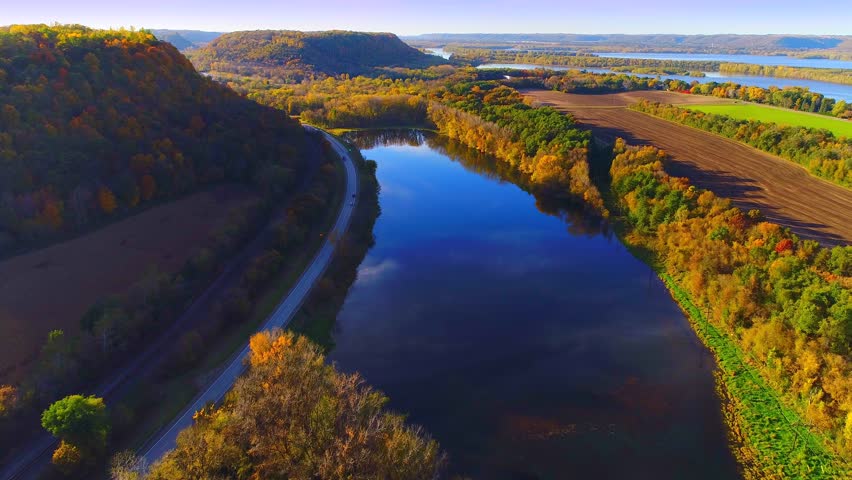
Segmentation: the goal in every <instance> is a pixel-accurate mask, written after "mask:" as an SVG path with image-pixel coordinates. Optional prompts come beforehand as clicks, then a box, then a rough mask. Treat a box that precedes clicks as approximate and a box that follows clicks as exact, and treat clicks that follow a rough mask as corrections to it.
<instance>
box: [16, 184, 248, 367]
mask: <svg viewBox="0 0 852 480" xmlns="http://www.w3.org/2000/svg"><path fill="white" fill-rule="evenodd" d="M255 198H257V197H256V196H255V195H254V194H252V193H250V192H248V191H247V190H246V189H244V188H242V187H239V186H236V185H231V186H219V187H215V188H213V189H210V190H207V191H204V192H199V193H195V194H193V195H190V196H187V197H184V198H182V199H179V200H175V201H173V202H170V203H167V204H164V205H159V206H156V207H154V208H151V209H150V210H146V211H144V212H142V213H139V214H138V215H134V216H132V217H129V218H126V219H124V220H121V221H118V222H116V223H114V224H111V225H109V226H106V227H104V228H101V229H99V230H96V231H94V232H91V233H89V234H86V235H83V236H81V237H78V238H75V239H72V240H69V241H66V242H63V243H59V244H56V245H52V246H50V247H47V248H44V249H41V250H37V251H34V252H30V253H26V254H23V255H19V256H16V257H12V258H9V259H7V260H4V261H3V262H0V379H2V380H3V381H9V380H14V379H15V378H16V377H18V376H19V375H20V374H21V373H22V372H23V371H24V369H25V367H26V366H27V364H28V363H29V362H30V361H31V360H32V359H33V358H34V357H35V355H36V353H37V352H38V349H39V348H40V347H41V346H42V345H43V343H44V340H45V339H46V338H47V333H48V332H49V331H51V330H54V329H62V330H64V331H66V332H67V333H73V332H75V331H77V330H78V329H79V321H80V318H81V317H82V315H83V314H84V313H85V312H86V310H88V308H89V307H91V306H92V305H93V304H94V303H95V302H97V301H98V300H100V299H102V298H104V297H106V296H109V295H114V294H119V293H123V292H125V291H127V290H128V289H129V288H130V287H131V286H132V285H134V284H135V283H137V282H138V281H139V280H140V279H142V278H143V276H144V275H145V274H146V273H147V272H150V271H151V269H156V270H157V271H160V272H175V271H178V270H179V269H181V268H182V267H183V265H184V263H185V262H186V260H187V259H188V258H189V257H190V256H192V255H193V254H194V253H195V252H196V251H197V249H199V248H200V247H202V246H204V245H205V243H207V242H208V239H209V238H210V236H211V235H212V234H213V232H216V231H218V230H219V229H220V228H221V227H222V226H224V224H225V223H226V221H227V215H226V213H227V212H228V210H230V209H231V208H232V207H235V206H239V205H242V204H245V203H247V202H248V201H250V200H252V199H255Z"/></svg>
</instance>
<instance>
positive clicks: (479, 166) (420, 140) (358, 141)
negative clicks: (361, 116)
mask: <svg viewBox="0 0 852 480" xmlns="http://www.w3.org/2000/svg"><path fill="white" fill-rule="evenodd" d="M345 136H346V139H347V140H349V141H350V142H352V143H353V144H354V145H355V146H356V147H358V148H359V149H360V150H370V149H374V148H377V147H380V146H409V147H419V146H421V145H426V146H428V147H429V149H431V150H432V151H435V152H438V153H440V154H441V155H444V156H446V157H447V158H448V159H449V160H451V161H453V162H456V163H458V164H459V165H461V166H462V167H464V169H465V170H467V171H469V172H472V173H475V174H477V175H480V176H482V177H485V178H489V179H491V180H496V181H498V182H505V183H510V184H512V185H516V186H518V187H520V188H522V189H524V191H527V192H530V189H529V187H528V185H529V178H528V176H527V175H525V174H523V173H521V172H520V171H518V170H517V169H515V168H513V167H512V166H511V165H509V164H508V163H506V162H501V161H499V160H497V159H495V158H494V157H493V156H491V155H487V154H484V153H482V152H480V151H478V150H476V149H473V148H470V147H468V146H466V145H464V144H463V143H461V142H458V141H456V140H453V139H451V138H449V137H446V136H443V135H437V134H435V133H432V132H426V131H423V130H415V129H387V130H356V131H351V132H347V133H346V135H345ZM530 193H531V192H530ZM534 197H535V206H536V209H537V210H538V211H539V212H541V213H544V214H546V215H550V216H553V217H557V218H559V219H561V220H562V221H563V222H565V224H566V225H567V228H568V232H569V233H571V234H573V235H603V236H605V237H607V238H610V237H611V236H612V235H613V233H612V231H611V228H610V225H609V223H608V222H606V221H605V220H604V219H602V218H598V217H595V216H591V215H588V214H587V212H586V211H585V208H584V207H583V205H578V204H572V203H570V202H568V201H565V200H561V199H555V198H552V197H547V196H541V195H534Z"/></svg>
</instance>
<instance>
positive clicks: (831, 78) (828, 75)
mask: <svg viewBox="0 0 852 480" xmlns="http://www.w3.org/2000/svg"><path fill="white" fill-rule="evenodd" d="M719 71H720V72H722V73H742V74H746V75H762V76H764V77H777V78H802V79H805V80H819V81H822V82H832V83H841V84H844V85H852V72H850V71H849V70H845V69H842V68H804V67H785V66H783V65H751V64H747V63H723V64H721V65H720V66H719Z"/></svg>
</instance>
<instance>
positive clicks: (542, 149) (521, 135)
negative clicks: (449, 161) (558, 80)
mask: <svg viewBox="0 0 852 480" xmlns="http://www.w3.org/2000/svg"><path fill="white" fill-rule="evenodd" d="M430 98H431V99H432V100H433V103H431V104H430V106H429V119H430V120H431V121H432V122H433V123H434V124H435V125H436V126H437V128H438V131H439V132H440V133H442V134H444V135H446V136H448V137H450V138H452V139H455V140H459V141H460V142H462V143H464V144H466V145H468V146H470V147H472V148H475V149H476V150H479V151H481V152H485V153H488V154H491V155H494V156H495V157H497V158H498V159H500V160H502V161H505V162H508V163H509V164H510V165H512V166H513V167H514V168H517V169H518V170H520V171H521V172H522V173H524V174H525V175H527V176H528V178H529V181H530V183H531V186H532V187H533V188H534V189H535V190H536V191H537V192H541V193H544V194H546V195H548V196H554V197H563V198H566V199H582V200H585V201H586V203H587V204H588V205H589V206H590V207H591V208H592V209H593V210H595V211H597V212H598V213H600V214H603V215H606V209H605V208H604V207H603V200H602V199H601V196H600V193H599V192H598V190H597V188H596V187H595V186H594V185H593V184H592V182H591V180H590V178H589V162H588V146H589V141H590V140H591V135H590V134H589V132H588V131H584V130H581V129H579V128H578V127H577V126H576V125H575V124H574V120H573V118H572V117H571V116H569V115H564V114H562V113H559V112H557V111H556V110H554V109H552V108H549V107H547V108H533V107H531V106H529V105H527V104H525V103H524V101H523V97H522V96H521V94H520V93H518V91H517V90H515V89H513V88H510V87H507V86H504V85H501V84H499V83H497V82H491V81H487V82H486V81H480V82H460V83H454V84H448V85H446V86H444V87H442V88H440V89H438V90H437V91H435V92H433V93H431V94H430Z"/></svg>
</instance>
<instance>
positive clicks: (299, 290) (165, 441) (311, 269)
mask: <svg viewBox="0 0 852 480" xmlns="http://www.w3.org/2000/svg"><path fill="white" fill-rule="evenodd" d="M305 128H306V129H308V130H314V131H319V132H320V133H322V134H323V135H325V137H326V139H328V141H329V142H330V143H331V145H332V147H333V148H334V150H335V151H336V152H337V153H338V154H339V155H340V157H341V159H342V160H343V164H344V166H345V167H346V168H345V169H346V194H345V196H344V197H343V205H342V206H341V209H340V213H339V214H338V216H337V221H336V222H335V223H334V227H333V228H332V230H331V232H334V233H335V234H334V235H332V234H331V232H330V234H329V235H326V240H325V243H323V246H322V248H321V249H320V251H319V252H318V253H317V254H316V256H315V257H314V259H313V261H312V262H311V264H310V265H309V266H308V268H307V269H306V270H305V271H304V272H302V276H301V277H299V281H298V282H297V283H296V285H295V286H293V288H292V289H291V290H290V291H289V292H288V293H287V295H286V296H285V297H284V298H283V299H282V300H281V302H280V303H279V304H278V306H277V307H276V308H275V311H274V312H272V315H270V316H269V318H268V319H267V320H266V322H264V323H263V325H262V326H261V327H260V329H259V331H262V330H269V329H273V328H281V327H285V326H286V325H287V324H288V323H290V320H291V319H292V318H293V316H294V315H295V314H296V312H298V311H299V307H301V306H302V303H304V301H305V299H306V298H307V297H308V294H309V293H310V292H311V290H312V289H313V287H314V285H316V284H317V282H319V280H320V278H322V275H323V273H324V272H325V270H326V268H327V267H328V265H329V264H330V263H331V260H332V257H333V254H334V249H335V245H334V239H335V238H338V237H340V236H342V234H343V233H344V232H345V231H346V229H347V228H348V227H349V221H350V219H351V218H352V212H353V210H354V209H355V207H354V204H355V202H353V201H352V200H351V199H352V198H357V192H358V176H357V174H356V171H355V164H354V162H353V160H352V158H351V157H350V155H349V152H348V150H347V149H346V147H345V146H344V145H343V144H341V143H340V142H339V141H338V140H337V139H335V138H334V137H333V136H331V135H330V134H328V133H327V132H324V131H322V130H319V129H316V128H314V127H310V126H307V125H306V126H305ZM248 354H249V346H248V344H246V346H245V347H243V349H242V351H240V352H239V354H237V355H236V356H235V357H233V358H232V359H231V360H230V363H228V365H227V366H226V367H225V368H224V370H222V372H221V373H220V374H219V376H218V377H216V379H215V380H213V381H212V382H211V383H210V384H209V385H208V387H207V389H206V390H204V392H203V393H202V394H201V395H199V396H197V397H196V398H195V399H194V400H193V402H192V404H190V405H189V406H188V407H187V408H186V409H185V410H184V411H183V412H181V413H180V415H179V416H178V417H177V418H176V419H175V420H174V421H173V422H172V423H171V424H170V425H169V426H168V427H167V428H166V429H164V430H163V431H161V432H160V433H159V435H158V436H157V437H155V439H153V440H152V441H150V442H148V445H147V446H146V448H143V449H142V451H141V456H142V458H144V460H145V461H146V462H147V463H148V464H152V463H154V462H155V461H157V460H158V459H159V458H160V457H162V456H163V455H164V454H165V453H166V452H168V451H169V450H172V449H173V448H174V447H175V443H176V441H177V436H178V433H180V431H181V430H183V429H185V428H186V427H188V426H190V425H192V417H193V415H195V412H197V411H199V410H201V409H202V408H203V407H204V406H205V405H207V404H208V403H211V402H213V403H215V402H219V401H220V400H222V398H223V397H224V396H225V394H226V393H227V392H228V390H230V389H231V387H232V386H233V385H234V382H235V381H236V380H237V377H239V376H240V374H241V373H243V371H245V368H246V367H245V360H246V358H247V357H248Z"/></svg>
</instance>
